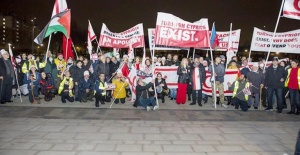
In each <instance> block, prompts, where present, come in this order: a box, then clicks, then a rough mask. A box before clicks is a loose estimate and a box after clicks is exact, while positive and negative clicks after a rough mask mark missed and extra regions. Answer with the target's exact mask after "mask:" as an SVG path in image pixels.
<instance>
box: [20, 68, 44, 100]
mask: <svg viewBox="0 0 300 155" xmlns="http://www.w3.org/2000/svg"><path fill="white" fill-rule="evenodd" d="M40 80H41V75H40V73H39V72H38V71H37V68H36V66H35V65H32V66H31V67H30V73H29V79H27V77H24V80H23V81H24V83H25V84H27V85H28V86H27V88H28V91H29V94H28V97H29V101H30V103H32V104H36V103H38V104H40V99H39V92H38V91H39V86H40Z"/></svg>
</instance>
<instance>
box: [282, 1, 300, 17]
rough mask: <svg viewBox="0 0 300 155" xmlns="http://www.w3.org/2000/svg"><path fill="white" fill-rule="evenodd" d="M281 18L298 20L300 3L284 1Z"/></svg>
mask: <svg viewBox="0 0 300 155" xmlns="http://www.w3.org/2000/svg"><path fill="white" fill-rule="evenodd" d="M283 17H287V18H292V19H298V20H300V1H299V0H285V2H284V7H283Z"/></svg>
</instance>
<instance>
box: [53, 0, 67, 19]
mask: <svg viewBox="0 0 300 155" xmlns="http://www.w3.org/2000/svg"><path fill="white" fill-rule="evenodd" d="M67 9H68V5H67V2H66V0H55V3H54V7H53V11H52V16H51V17H53V16H55V15H57V14H59V13H61V12H63V11H66V10H67Z"/></svg>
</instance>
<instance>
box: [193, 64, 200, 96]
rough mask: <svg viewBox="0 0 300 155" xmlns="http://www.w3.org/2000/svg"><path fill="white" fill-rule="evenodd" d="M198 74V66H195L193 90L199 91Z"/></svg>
mask: <svg viewBox="0 0 300 155" xmlns="http://www.w3.org/2000/svg"><path fill="white" fill-rule="evenodd" d="M200 89H201V84H200V73H199V66H196V67H195V69H194V72H193V90H200Z"/></svg>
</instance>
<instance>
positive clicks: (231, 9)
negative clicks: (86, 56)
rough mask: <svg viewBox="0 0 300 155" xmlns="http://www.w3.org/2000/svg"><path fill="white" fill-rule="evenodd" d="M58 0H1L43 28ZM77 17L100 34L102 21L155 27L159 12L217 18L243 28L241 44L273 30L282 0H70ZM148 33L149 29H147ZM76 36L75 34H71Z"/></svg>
mask: <svg viewBox="0 0 300 155" xmlns="http://www.w3.org/2000/svg"><path fill="white" fill-rule="evenodd" d="M54 1H55V0H1V1H0V10H1V12H7V11H13V12H14V13H15V14H17V15H19V16H26V17H27V18H28V19H30V18H33V17H36V18H37V23H38V24H39V26H40V28H41V29H42V28H43V27H44V26H45V25H46V23H47V22H48V21H49V20H50V16H51V14H52V9H53V5H54ZM67 3H68V7H69V8H70V9H71V10H72V11H71V13H72V20H75V21H76V22H77V24H78V25H79V27H80V28H81V29H82V31H84V32H87V24H88V23H87V20H88V19H89V20H91V23H92V26H93V28H94V31H95V33H96V34H97V35H99V33H100V30H101V25H102V23H106V25H107V26H108V28H109V29H110V30H111V31H113V32H121V31H124V30H126V29H128V28H130V27H132V26H134V25H136V24H138V23H144V28H145V30H146V29H147V28H154V27H155V22H156V17H157V12H159V11H160V12H166V13H171V14H174V15H176V16H178V17H180V18H182V19H183V20H186V21H190V22H193V21H196V20H199V19H200V18H208V20H209V24H210V27H211V24H212V23H213V22H216V29H217V31H227V30H229V25H230V23H233V29H242V32H241V41H240V44H241V45H247V44H250V41H251V38H252V32H253V27H258V28H261V29H264V26H266V27H265V30H268V31H273V30H274V27H275V23H276V20H277V17H278V13H279V9H280V5H281V0H67ZM299 27H300V21H298V20H293V19H288V18H281V19H280V23H279V27H278V31H289V30H294V29H298V28H299ZM145 34H147V31H145ZM72 37H73V38H74V37H76V36H72Z"/></svg>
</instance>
